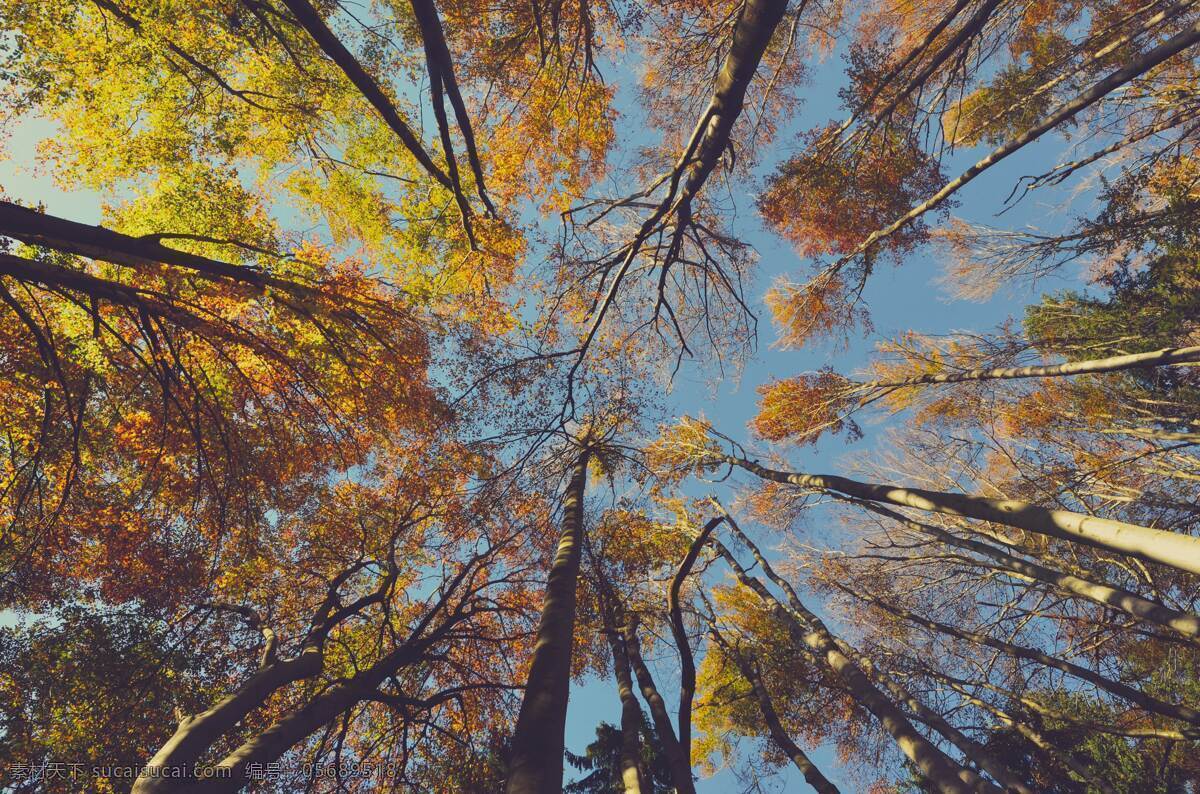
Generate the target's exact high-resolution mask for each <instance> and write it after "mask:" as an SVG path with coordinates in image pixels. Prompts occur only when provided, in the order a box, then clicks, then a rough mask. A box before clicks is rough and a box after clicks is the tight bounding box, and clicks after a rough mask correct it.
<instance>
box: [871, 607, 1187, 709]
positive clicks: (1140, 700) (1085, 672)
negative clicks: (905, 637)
mask: <svg viewBox="0 0 1200 794" xmlns="http://www.w3.org/2000/svg"><path fill="white" fill-rule="evenodd" d="M858 597H859V598H862V599H863V600H864V601H865V602H867V603H868V604H872V605H874V606H876V607H878V608H880V609H882V610H884V611H886V612H890V613H892V614H893V615H896V616H897V617H900V618H904V619H905V620H907V621H909V622H910V623H916V624H917V625H919V626H924V627H925V628H928V629H932V630H934V631H938V632H941V633H942V634H947V635H949V636H951V637H957V638H958V639H961V640H966V641H968V642H973V643H975V644H977V645H985V646H987V647H989V648H995V649H996V650H998V651H1003V652H1004V653H1007V654H1008V655H1009V656H1013V657H1016V658H1018V659H1028V660H1029V661H1032V662H1037V663H1038V664H1042V665H1045V666H1046V667H1052V668H1054V669H1055V670H1060V671H1062V672H1064V673H1067V674H1068V675H1071V676H1074V677H1075V678H1078V679H1080V680H1081V681H1087V682H1088V683H1090V684H1094V685H1096V686H1097V687H1099V688H1101V689H1103V690H1105V691H1106V692H1109V693H1110V694H1113V695H1116V696H1117V697H1119V698H1123V699H1125V700H1128V701H1129V702H1131V703H1136V704H1137V705H1139V706H1141V707H1142V708H1144V709H1145V710H1146V711H1149V712H1153V713H1155V714H1160V715H1162V716H1164V717H1170V718H1171V719H1175V720H1181V721H1183V722H1190V723H1192V724H1193V725H1200V711H1197V710H1196V709H1193V708H1191V707H1190V706H1183V705H1177V704H1174V703H1167V702H1166V701H1163V700H1159V699H1158V698H1155V697H1151V696H1150V695H1147V694H1146V693H1145V692H1142V691H1140V690H1137V689H1134V688H1133V687H1131V686H1127V685H1126V684H1122V683H1120V682H1119V681H1113V680H1112V679H1110V678H1106V677H1105V676H1102V675H1100V674H1099V673H1097V672H1095V671H1094V670H1089V669H1088V668H1086V667H1080V666H1079V665H1077V664H1075V663H1073V662H1068V661H1066V660H1065V659H1059V658H1058V657H1056V656H1050V655H1049V654H1045V653H1042V652H1041V651H1038V650H1034V649H1033V648H1025V647H1023V646H1020V645H1014V644H1012V643H1010V642H1005V641H1003V640H998V639H996V638H994V637H989V636H988V635H986V634H979V633H977V632H973V631H966V630H965V629H960V628H956V627H954V626H948V625H946V624H945V623H939V622H938V621H936V620H930V619H929V618H924V617H921V616H920V615H916V614H914V613H912V612H909V611H907V610H904V609H901V608H899V607H897V606H893V605H892V604H888V603H885V602H883V601H879V600H876V599H873V598H868V597H865V596H862V595H859V596H858Z"/></svg>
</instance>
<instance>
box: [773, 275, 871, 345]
mask: <svg viewBox="0 0 1200 794" xmlns="http://www.w3.org/2000/svg"><path fill="white" fill-rule="evenodd" d="M764 300H765V302H766V304H767V308H769V309H770V310H771V316H772V318H773V319H774V320H775V325H776V327H778V328H779V344H780V345H782V346H784V347H789V348H799V347H803V346H804V345H806V344H807V343H808V342H810V341H814V340H818V341H832V342H835V343H837V342H844V340H845V339H846V338H847V337H848V335H849V334H850V332H851V331H852V330H854V329H855V328H857V327H860V326H863V325H867V324H868V319H867V315H866V311H865V310H864V309H862V308H860V307H858V306H856V305H855V303H854V301H853V299H852V296H851V295H850V294H849V293H848V292H847V289H846V284H845V282H844V281H843V280H842V278H841V277H840V276H838V275H832V274H822V275H819V276H817V277H816V278H814V279H812V280H810V281H808V282H807V283H805V284H793V283H790V282H788V281H786V280H780V281H777V282H776V283H775V285H774V286H773V287H771V289H770V291H769V292H768V293H767V295H766V297H765V298H764Z"/></svg>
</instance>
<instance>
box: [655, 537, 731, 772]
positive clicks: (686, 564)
mask: <svg viewBox="0 0 1200 794" xmlns="http://www.w3.org/2000/svg"><path fill="white" fill-rule="evenodd" d="M723 520H724V517H721V516H718V517H717V518H714V519H712V520H711V521H709V522H708V523H707V524H705V525H704V527H703V528H702V529H701V530H700V532H699V534H697V535H696V538H695V540H693V541H692V544H691V545H690V546H689V547H688V550H687V554H685V555H684V557H683V562H681V563H680V564H679V570H677V571H675V576H673V577H672V578H671V586H670V587H669V588H668V589H667V608H668V610H669V611H670V613H671V633H672V634H673V635H674V637H675V647H676V648H677V649H678V650H679V751H680V752H681V753H682V754H683V758H684V760H685V761H686V762H687V767H688V769H689V770H690V769H691V768H692V699H693V698H694V697H695V696H696V660H695V659H694V658H693V656H692V647H691V645H689V644H688V636H687V627H686V626H684V625H683V607H682V605H681V604H680V601H679V593H680V590H681V589H682V588H683V583H684V581H685V580H686V579H687V577H688V575H689V574H691V572H692V566H693V565H695V564H696V558H697V557H699V556H700V550H701V549H702V548H704V544H705V543H707V542H708V537H709V535H711V534H712V532H713V530H714V529H716V528H717V525H718V524H720V523H721V522H722V521H723Z"/></svg>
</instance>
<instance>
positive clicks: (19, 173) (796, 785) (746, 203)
mask: <svg viewBox="0 0 1200 794" xmlns="http://www.w3.org/2000/svg"><path fill="white" fill-rule="evenodd" d="M843 68H844V63H843V62H842V60H841V58H840V57H839V55H837V54H835V55H833V56H832V57H830V58H829V59H828V60H827V61H826V62H825V63H824V64H822V65H820V66H819V67H818V68H816V69H815V70H814V73H813V75H812V80H811V81H810V83H809V84H808V86H807V87H806V88H805V89H803V92H802V93H803V95H804V97H805V103H804V105H803V107H802V109H801V111H800V113H799V114H798V116H797V118H796V120H795V122H794V124H792V126H791V129H790V130H788V131H784V132H781V134H780V135H779V136H778V137H777V139H776V143H775V144H774V145H773V147H772V150H771V152H769V153H768V154H767V156H766V157H764V158H763V160H764V165H763V168H764V169H767V168H769V167H770V166H771V165H773V164H774V163H776V162H778V161H779V160H780V159H782V158H783V157H785V156H786V155H787V153H788V151H789V150H790V148H791V146H792V141H793V140H794V136H795V133H796V131H799V130H802V129H807V128H810V127H813V126H816V125H818V124H822V123H824V122H826V121H828V120H830V119H841V118H842V117H843V115H844V113H843V111H842V109H841V108H840V107H839V106H838V99H837V89H838V88H839V87H840V86H841V85H842V84H843V82H844V81H843V79H842V71H843ZM609 74H610V77H612V76H614V75H619V76H620V78H622V79H624V78H626V77H628V76H629V73H628V72H625V73H624V74H620V70H619V69H616V68H615V67H612V68H610V70H609ZM625 110H626V113H625V114H624V118H623V119H622V122H623V123H624V124H630V123H631V122H633V121H634V120H635V119H636V112H632V111H633V109H632V108H626V109H625ZM50 131H51V128H50V127H49V126H48V125H46V124H45V123H43V122H38V121H36V120H25V121H22V122H20V123H19V124H17V125H15V127H14V128H13V129H12V130H11V132H12V133H13V135H12V137H11V138H10V139H9V140H8V142H7V145H6V148H7V152H8V154H9V157H8V158H7V159H4V160H0V191H2V192H3V193H4V194H5V196H6V197H8V198H10V199H16V200H19V201H21V202H23V203H33V202H38V201H40V202H44V203H45V204H46V205H47V207H48V209H49V210H50V211H51V212H53V213H55V214H59V215H62V216H65V217H67V218H71V219H74V220H80V221H87V222H96V221H97V220H98V219H99V200H98V197H97V196H96V195H94V194H90V193H86V192H74V193H71V194H69V195H68V194H64V193H63V192H62V191H61V190H59V189H58V188H57V187H56V186H55V185H54V184H53V182H52V181H51V180H50V179H49V178H48V177H47V176H46V175H44V174H37V173H35V172H32V171H31V170H30V168H29V167H28V166H29V163H30V161H31V158H32V154H33V144H34V141H36V140H38V139H40V138H42V137H44V136H45V135H46V134H48V133H49V132H50ZM1065 151H1066V149H1065V145H1064V144H1063V143H1062V142H1061V141H1060V140H1057V139H1056V140H1049V141H1044V142H1042V144H1040V145H1038V146H1035V147H1031V149H1030V151H1024V152H1020V153H1018V154H1017V155H1014V156H1013V157H1012V158H1010V160H1008V161H1006V162H1005V163H1004V164H1003V165H1002V166H1001V167H999V168H997V169H994V170H993V171H991V172H988V173H987V174H985V175H984V176H983V177H981V178H979V179H978V180H976V181H975V182H974V183H972V184H971V185H969V186H968V187H967V189H965V190H964V191H963V192H962V194H961V195H960V196H959V200H960V204H961V206H960V207H959V208H958V209H957V210H956V211H955V214H956V215H957V216H959V217H962V218H965V219H967V220H970V221H975V222H987V223H996V224H999V225H1003V226H1006V227H1009V228H1012V227H1019V226H1022V225H1025V224H1032V223H1035V222H1036V225H1038V226H1039V227H1041V228H1042V229H1049V230H1054V229H1056V228H1058V227H1060V226H1062V225H1063V224H1064V223H1065V222H1066V221H1067V220H1068V218H1067V217H1066V216H1065V215H1064V214H1063V213H1062V211H1061V208H1060V207H1058V206H1057V203H1058V202H1061V201H1062V200H1063V199H1064V196H1065V194H1064V193H1062V192H1058V193H1050V194H1047V195H1046V196H1031V197H1028V198H1027V199H1026V200H1025V201H1024V202H1023V203H1022V204H1020V205H1019V206H1018V207H1017V208H1016V209H1014V210H1012V211H1010V212H1009V213H1007V214H1006V215H1005V216H1004V217H1003V218H1000V219H996V218H994V217H993V214H994V213H995V212H996V211H998V210H999V209H1000V208H1001V204H1002V202H1003V200H1004V198H1005V197H1006V196H1007V195H1008V193H1009V191H1010V190H1011V188H1012V186H1013V183H1014V180H1015V178H1016V177H1017V176H1018V175H1020V174H1024V173H1036V172H1038V171H1041V170H1045V169H1046V168H1048V167H1049V166H1051V165H1053V164H1054V162H1057V161H1058V160H1059V159H1060V155H1062V154H1063V153H1064V152H1065ZM979 154H980V152H979V151H969V152H960V153H958V154H957V155H956V156H955V157H953V158H951V159H950V160H949V161H948V162H947V164H946V167H945V171H946V173H947V174H951V175H953V174H956V173H958V172H959V171H961V170H962V168H963V167H965V166H966V165H967V164H969V163H970V162H973V161H974V160H975V159H976V158H977V157H978V156H979ZM618 176H619V175H618ZM622 181H623V182H624V183H625V184H627V183H628V180H622ZM1069 187H1070V186H1069V185H1068V189H1069ZM1085 198H1086V197H1085ZM752 199H753V196H752V195H750V194H749V193H746V194H743V195H741V196H739V197H738V205H739V218H740V219H741V221H740V222H741V224H742V226H741V228H740V232H741V234H742V235H743V238H744V239H746V240H748V241H749V242H751V243H752V244H753V245H754V246H755V248H756V250H757V251H758V254H759V265H758V275H757V278H756V282H755V283H754V284H753V285H752V288H751V289H750V291H749V293H750V296H751V297H752V298H753V299H754V305H755V308H756V310H757V311H758V313H759V315H760V319H761V322H760V345H759V351H758V354H757V356H756V357H755V358H754V359H752V360H751V361H749V362H747V364H746V366H745V368H744V370H743V372H742V373H741V377H740V379H738V380H727V381H725V382H723V383H720V384H719V385H718V387H717V388H716V389H715V392H714V391H713V390H712V389H711V378H712V377H713V375H712V373H711V371H708V370H703V371H701V372H696V371H695V370H690V369H685V371H684V372H683V373H681V375H680V378H679V379H678V381H677V382H676V384H675V388H674V391H673V395H672V397H671V403H672V406H673V407H674V408H675V409H677V410H678V412H679V413H688V414H693V415H695V414H697V413H703V414H704V415H706V416H707V417H708V418H709V419H711V420H712V421H713V423H714V424H715V425H716V426H717V427H718V428H720V429H722V430H723V431H724V432H726V433H728V434H730V435H732V436H734V437H737V438H741V439H747V438H748V434H747V433H746V432H745V426H746V423H747V421H748V420H749V419H750V418H751V417H752V416H753V414H754V411H755V403H756V396H755V387H756V386H758V385H759V384H762V383H764V382H766V381H768V380H770V379H771V378H773V377H785V376H789V375H793V374H797V373H800V372H804V371H809V370H815V369H818V368H820V367H822V366H825V365H827V364H832V365H833V366H834V368H835V369H837V370H838V371H840V372H851V371H853V370H855V369H857V368H859V367H861V366H862V365H863V364H864V363H865V362H866V361H867V358H868V355H869V353H870V351H871V349H872V347H873V345H874V343H875V341H877V340H878V339H880V338H888V337H891V336H893V335H895V334H897V333H899V332H903V331H906V330H910V329H911V330H916V331H920V332H923V333H930V334H940V333H947V332H951V331H955V330H963V329H969V330H974V331H985V330H988V329H990V328H993V327H995V326H996V325H997V324H998V323H1000V322H1002V321H1003V320H1005V319H1007V318H1009V317H1012V316H1019V315H1020V313H1021V310H1022V307H1023V306H1024V305H1025V303H1027V302H1028V301H1029V300H1030V299H1031V297H1032V296H1031V294H1030V293H1025V294H1016V295H1013V294H1005V293H1001V294H999V295H998V296H996V297H995V298H994V299H993V300H991V301H988V302H986V303H970V302H965V301H954V300H950V299H949V298H948V297H947V296H946V295H945V294H944V293H943V292H942V291H941V289H940V288H939V287H937V286H936V285H935V284H934V283H933V282H934V280H935V279H936V278H937V276H938V275H939V274H940V273H941V267H942V264H941V263H940V262H939V261H938V260H937V259H936V257H935V255H934V253H933V252H931V251H929V250H921V251H917V252H915V253H914V254H913V255H911V256H909V257H908V258H907V259H906V260H905V261H904V262H903V264H902V265H901V266H899V267H892V266H890V265H888V264H881V265H880V266H879V268H878V270H877V272H876V273H875V274H874V276H873V278H872V280H871V282H870V284H869V286H868V288H867V291H866V298H867V301H868V305H869V306H870V309H871V312H872V317H873V321H874V325H875V334H874V335H872V336H869V337H866V338H861V339H856V340H853V341H852V343H851V345H850V346H849V348H848V349H846V350H831V349H829V348H822V347H815V348H810V349H805V350H801V351H792V350H781V349H778V348H777V347H775V346H774V341H775V333H774V329H773V328H771V326H770V323H769V320H768V316H769V315H768V313H767V312H766V310H765V307H764V306H763V304H762V296H763V294H764V293H765V292H766V289H767V287H768V286H769V285H770V284H771V283H772V281H774V279H775V278H776V277H777V276H779V275H785V274H794V275H797V276H798V277H802V274H803V273H804V272H806V271H805V263H804V262H803V261H802V260H801V259H800V258H799V257H798V256H797V255H796V254H795V253H794V252H793V251H792V250H791V249H790V248H789V247H788V246H787V245H786V244H784V243H783V242H782V241H780V240H779V239H777V238H776V237H774V236H773V235H771V234H770V233H768V232H766V231H765V230H763V229H762V227H761V225H760V224H759V221H758V219H757V217H756V216H755V214H754V212H753V200H752ZM1075 206H1076V210H1078V207H1079V204H1078V202H1077V203H1076V205H1075ZM864 231H866V230H864ZM1075 275H1076V274H1074V273H1070V272H1068V273H1066V274H1064V276H1066V277H1067V280H1060V281H1057V282H1047V283H1045V284H1043V285H1041V289H1057V288H1061V287H1063V286H1066V285H1068V284H1070V283H1071V282H1072V281H1074V280H1075V279H1074V277H1075ZM900 421H902V419H901V420H900ZM864 430H865V431H866V437H865V438H864V439H863V440H861V441H859V442H857V443H855V444H853V445H850V446H847V445H846V444H844V443H843V442H842V441H841V440H837V439H835V440H832V441H825V442H823V443H821V444H819V445H817V446H816V447H805V448H803V449H802V450H800V451H793V452H792V453H791V455H790V461H791V462H792V463H793V464H794V466H795V467H796V468H798V469H803V470H808V471H817V470H824V471H839V470H842V469H844V466H843V465H841V464H840V463H839V460H840V459H841V458H842V457H843V456H844V455H846V454H847V453H850V452H862V451H869V450H870V449H872V446H873V444H875V443H876V439H877V438H878V437H879V434H880V432H881V431H882V430H883V426H881V425H871V424H868V425H867V426H866V427H865V428H864ZM743 481H744V480H743ZM715 490H716V493H717V494H718V495H719V496H721V497H722V498H724V499H725V501H726V502H727V503H728V502H729V501H732V496H733V491H732V489H731V487H730V486H729V485H724V486H719V487H717V488H716V489H715ZM746 528H747V529H749V530H751V534H752V535H754V536H756V538H757V539H759V540H760V541H761V542H762V543H763V545H764V546H766V547H769V546H773V545H776V544H778V542H779V538H778V537H777V536H771V535H766V534H764V533H762V532H759V531H756V528H755V527H754V526H753V525H751V524H749V523H747V524H746ZM829 540H830V539H829V538H822V540H821V542H828V541H829ZM832 540H833V541H834V542H836V538H832ZM650 661H651V663H652V664H651V666H652V668H653V669H654V672H655V674H656V678H657V680H658V682H659V685H660V687H662V689H663V690H664V694H665V695H666V697H667V700H668V702H670V703H673V702H674V700H675V686H676V677H677V668H678V663H677V661H676V657H675V655H674V653H673V651H672V649H671V648H669V647H668V646H663V645H660V646H659V647H658V648H657V649H656V650H655V652H654V653H653V654H652V658H651V660H650ZM618 719H619V708H618V702H617V696H616V691H615V687H614V686H613V684H612V683H611V682H610V681H607V680H604V681H598V680H594V679H590V680H587V681H585V682H582V683H581V684H580V685H579V686H577V687H576V688H575V689H574V691H573V694H572V698H571V705H570V711H569V715H568V727H567V744H568V747H569V748H570V749H572V750H573V751H575V752H582V751H583V749H584V747H585V746H586V745H587V744H588V742H589V741H591V739H592V738H593V737H594V729H595V726H596V724H597V723H598V722H600V721H601V720H607V721H609V722H614V723H615V722H617V721H618ZM748 749H749V750H750V752H748V753H747V755H746V758H745V762H746V764H747V765H749V766H754V765H755V764H756V762H757V753H756V752H755V751H754V750H753V748H748ZM815 758H816V760H817V762H818V764H819V765H820V766H821V768H822V769H823V770H824V771H825V772H826V773H827V774H828V775H829V776H830V777H831V778H833V779H834V780H835V781H836V782H839V783H841V784H842V785H844V786H845V790H846V791H853V790H854V786H853V785H852V784H850V783H849V781H848V780H847V779H846V777H845V773H844V770H842V769H841V768H840V767H839V766H838V764H837V763H836V762H835V761H834V760H833V757H832V753H831V752H830V751H829V749H828V748H824V749H822V750H820V751H818V752H817V753H815ZM777 782H778V787H779V788H780V790H789V791H790V790H804V789H805V788H806V787H805V784H804V783H803V782H802V781H801V780H800V778H799V776H798V775H797V774H795V773H794V772H789V771H787V770H785V771H784V773H783V774H782V775H781V776H780V777H779V779H778V781H777ZM699 790H700V791H701V792H726V791H736V790H738V787H737V785H736V782H735V779H734V777H733V775H732V774H731V773H729V772H723V773H721V774H719V775H717V776H716V777H715V778H712V779H710V780H707V781H702V782H701V784H700V786H699Z"/></svg>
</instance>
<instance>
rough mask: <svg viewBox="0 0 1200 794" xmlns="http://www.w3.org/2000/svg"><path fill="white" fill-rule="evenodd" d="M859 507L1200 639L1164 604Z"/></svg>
mask: <svg viewBox="0 0 1200 794" xmlns="http://www.w3.org/2000/svg"><path fill="white" fill-rule="evenodd" d="M859 504H862V506H863V507H865V508H866V509H868V510H871V511H873V512H876V513H879V514H880V515H884V516H887V517H888V518H891V519H894V520H896V521H899V522H900V523H901V524H903V525H904V526H906V527H908V528H909V529H912V530H914V531H916V532H920V533H922V534H924V535H929V536H931V537H935V538H937V539H938V540H940V541H941V542H942V543H945V544H947V545H950V546H956V547H958V548H960V549H968V550H970V551H974V552H978V553H979V554H982V555H984V556H986V557H990V558H991V559H993V560H995V561H996V562H998V563H1000V564H1001V565H1002V566H1003V567H1004V568H1005V569H1007V570H1009V571H1011V572H1013V573H1016V574H1020V575H1021V576H1027V577H1029V578H1030V579H1036V580H1037V581H1039V582H1044V583H1045V584H1049V585H1053V586H1054V587H1057V588H1058V589H1059V590H1061V591H1063V592H1065V593H1070V594H1072V595H1077V596H1080V597H1081V598H1086V599H1087V600H1089V601H1092V602H1095V603H1097V604H1102V605H1104V606H1109V607H1113V608H1114V609H1119V610H1121V611H1122V612H1124V613H1125V614H1127V615H1130V616H1132V617H1135V618H1137V619H1139V620H1144V621H1147V622H1149V623H1155V624H1157V625H1159V626H1162V627H1163V628H1167V629H1171V630H1173V631H1176V632H1178V633H1179V634H1182V635H1183V636H1184V637H1187V638H1189V639H1191V640H1193V641H1195V640H1197V639H1200V616H1197V615H1194V614H1192V613H1189V612H1181V611H1179V610H1175V609H1171V608H1170V607H1168V606H1166V605H1164V604H1160V603H1159V602H1157V601H1153V600H1151V599H1148V598H1143V597H1142V596H1139V595H1137V594H1136V593H1131V592H1129V591H1128V590H1125V589H1122V588H1120V587H1113V586H1111V585H1107V584H1101V583H1099V582H1093V581H1091V580H1088V579H1081V578H1079V577H1078V576H1071V575H1070V574H1065V573H1062V572H1061V571H1056V570H1054V569H1052V568H1047V567H1046V566H1044V565H1038V564H1037V563H1032V562H1029V561H1027V560H1023V559H1021V558H1020V557H1014V556H1013V555H1011V554H1008V553H1007V552H1005V551H1002V550H1001V549H998V548H996V547H995V546H992V545H990V544H987V543H980V542H979V541H976V540H970V539H968V538H960V537H957V536H955V535H953V534H951V533H949V532H947V531H946V530H944V529H942V528H940V527H935V526H931V525H929V524H923V523H921V522H919V521H913V520H911V519H909V518H907V517H905V516H903V515H901V514H899V513H896V512H894V511H892V510H888V509H887V508H886V507H880V506H878V505H872V504H864V503H859Z"/></svg>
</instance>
